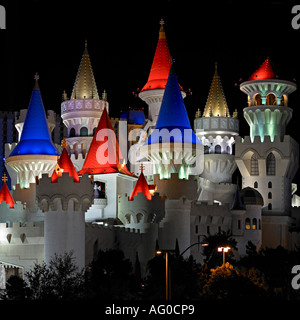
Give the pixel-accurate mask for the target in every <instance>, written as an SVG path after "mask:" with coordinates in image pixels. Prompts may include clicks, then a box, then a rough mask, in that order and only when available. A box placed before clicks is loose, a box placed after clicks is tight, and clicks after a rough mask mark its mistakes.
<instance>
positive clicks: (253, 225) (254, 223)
mask: <svg viewBox="0 0 300 320" xmlns="http://www.w3.org/2000/svg"><path fill="white" fill-rule="evenodd" d="M252 229H253V230H256V229H257V219H256V218H253V220H252Z"/></svg>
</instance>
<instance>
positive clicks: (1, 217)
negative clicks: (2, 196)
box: [0, 201, 26, 223]
mask: <svg viewBox="0 0 300 320" xmlns="http://www.w3.org/2000/svg"><path fill="white" fill-rule="evenodd" d="M25 220H26V205H25V204H22V203H21V201H16V203H15V205H14V207H13V208H10V207H9V204H7V203H6V202H5V201H2V202H1V203H0V223H1V222H5V223H7V222H9V223H15V222H25Z"/></svg>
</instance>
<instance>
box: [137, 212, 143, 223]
mask: <svg viewBox="0 0 300 320" xmlns="http://www.w3.org/2000/svg"><path fill="white" fill-rule="evenodd" d="M142 218H143V214H142V213H138V214H137V215H136V222H137V223H139V222H140V221H141V220H142Z"/></svg>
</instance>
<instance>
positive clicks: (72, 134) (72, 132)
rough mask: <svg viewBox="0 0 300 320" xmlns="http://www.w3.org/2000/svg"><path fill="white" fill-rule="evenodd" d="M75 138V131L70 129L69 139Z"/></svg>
mask: <svg viewBox="0 0 300 320" xmlns="http://www.w3.org/2000/svg"><path fill="white" fill-rule="evenodd" d="M72 137H75V129H74V128H71V130H70V138H72Z"/></svg>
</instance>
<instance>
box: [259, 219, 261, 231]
mask: <svg viewBox="0 0 300 320" xmlns="http://www.w3.org/2000/svg"><path fill="white" fill-rule="evenodd" d="M258 229H259V230H261V221H260V219H258Z"/></svg>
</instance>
